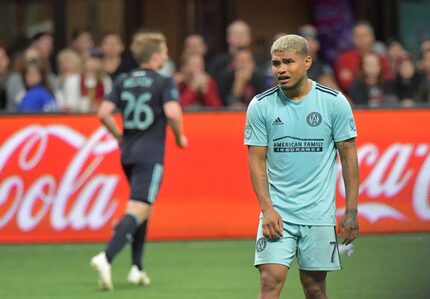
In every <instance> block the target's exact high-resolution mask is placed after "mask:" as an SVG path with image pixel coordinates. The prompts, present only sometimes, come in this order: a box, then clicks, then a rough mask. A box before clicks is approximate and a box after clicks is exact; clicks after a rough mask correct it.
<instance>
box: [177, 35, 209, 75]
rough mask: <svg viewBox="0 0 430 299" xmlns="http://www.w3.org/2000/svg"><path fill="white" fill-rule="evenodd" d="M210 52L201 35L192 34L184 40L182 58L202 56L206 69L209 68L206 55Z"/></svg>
mask: <svg viewBox="0 0 430 299" xmlns="http://www.w3.org/2000/svg"><path fill="white" fill-rule="evenodd" d="M207 51H208V47H207V45H206V42H205V39H204V38H203V36H201V35H200V34H190V35H188V36H187V37H186V38H185V40H184V48H183V49H182V58H184V57H187V56H190V55H194V54H198V55H201V56H202V57H203V59H204V61H205V68H206V67H207V63H206V59H205V57H206V53H207Z"/></svg>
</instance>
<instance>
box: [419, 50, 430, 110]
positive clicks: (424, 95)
mask: <svg viewBox="0 0 430 299" xmlns="http://www.w3.org/2000/svg"><path fill="white" fill-rule="evenodd" d="M420 65H421V73H422V76H423V84H422V85H421V86H420V88H419V90H418V92H417V98H418V99H419V100H421V101H422V102H423V103H425V104H427V105H430V48H429V50H427V51H424V52H422V53H421V62H420Z"/></svg>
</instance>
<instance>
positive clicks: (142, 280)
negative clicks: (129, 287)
mask: <svg viewBox="0 0 430 299" xmlns="http://www.w3.org/2000/svg"><path fill="white" fill-rule="evenodd" d="M127 280H128V282H129V283H132V284H136V285H138V284H142V285H145V286H147V285H149V284H151V278H149V276H148V274H147V273H146V272H145V271H140V270H139V268H138V267H137V266H136V265H133V266H131V269H130V272H129V273H128V276H127Z"/></svg>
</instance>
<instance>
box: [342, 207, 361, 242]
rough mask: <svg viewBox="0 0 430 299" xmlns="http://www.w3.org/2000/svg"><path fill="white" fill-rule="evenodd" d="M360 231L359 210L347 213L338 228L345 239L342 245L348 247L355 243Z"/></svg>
mask: <svg viewBox="0 0 430 299" xmlns="http://www.w3.org/2000/svg"><path fill="white" fill-rule="evenodd" d="M358 229H359V227H358V218H357V210H355V211H345V215H343V216H342V219H341V220H340V223H339V228H338V233H339V234H340V235H342V237H343V242H342V244H345V245H348V244H349V243H351V242H352V241H354V240H355V238H357V236H358Z"/></svg>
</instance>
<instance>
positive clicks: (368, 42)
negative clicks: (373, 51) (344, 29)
mask: <svg viewBox="0 0 430 299" xmlns="http://www.w3.org/2000/svg"><path fill="white" fill-rule="evenodd" d="M352 38H353V42H354V46H355V48H356V49H357V50H359V51H368V50H369V49H370V48H371V47H372V45H373V43H374V42H375V37H374V35H373V30H372V28H370V27H369V26H368V25H366V24H358V25H356V26H355V27H354V30H353V36H352Z"/></svg>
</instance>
